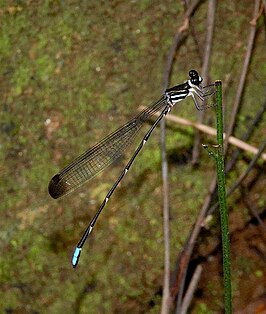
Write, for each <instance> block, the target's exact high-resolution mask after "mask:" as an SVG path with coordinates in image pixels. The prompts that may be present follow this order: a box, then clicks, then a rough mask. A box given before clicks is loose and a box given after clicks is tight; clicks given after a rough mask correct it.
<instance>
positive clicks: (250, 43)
mask: <svg viewBox="0 0 266 314" xmlns="http://www.w3.org/2000/svg"><path fill="white" fill-rule="evenodd" d="M259 8H260V0H256V1H255V5H254V10H253V19H256V17H257V15H258V12H259ZM255 35H256V24H255V25H252V24H250V34H249V39H248V46H247V52H246V56H245V60H244V64H243V68H242V73H241V76H240V80H239V85H238V89H237V93H236V98H235V101H234V105H233V109H232V112H231V114H230V116H231V119H230V122H229V126H228V128H227V135H228V137H229V136H230V135H231V134H233V132H234V128H235V122H236V116H237V114H238V112H239V109H240V104H241V99H242V95H243V92H244V87H245V82H246V77H247V72H248V67H249V64H250V60H251V54H252V50H253V46H254V40H255ZM227 148H228V138H226V139H225V143H224V152H225V154H226V152H227Z"/></svg>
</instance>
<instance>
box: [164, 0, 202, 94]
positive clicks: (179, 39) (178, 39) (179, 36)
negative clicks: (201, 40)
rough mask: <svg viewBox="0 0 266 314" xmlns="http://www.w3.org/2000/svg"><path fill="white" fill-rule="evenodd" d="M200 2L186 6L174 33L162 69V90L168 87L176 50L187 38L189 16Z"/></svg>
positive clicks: (196, 0) (197, 0) (196, 1)
mask: <svg viewBox="0 0 266 314" xmlns="http://www.w3.org/2000/svg"><path fill="white" fill-rule="evenodd" d="M201 2H202V1H201V0H195V1H193V3H192V4H191V5H190V6H189V7H188V8H187V10H186V13H185V17H184V22H183V25H182V26H181V27H179V29H178V31H177V32H176V34H175V37H174V40H173V44H172V47H171V48H170V50H169V53H168V57H167V62H166V66H165V71H164V77H163V82H164V84H163V87H164V90H165V89H166V88H167V87H168V83H169V81H170V77H171V72H172V65H173V62H174V58H175V54H176V50H177V49H178V48H179V47H180V45H181V44H182V43H183V42H184V40H185V39H186V38H187V36H188V27H189V21H190V18H191V16H192V15H193V14H194V13H195V11H196V9H197V8H198V6H199V5H200V4H201Z"/></svg>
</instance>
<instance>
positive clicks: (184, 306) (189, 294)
mask: <svg viewBox="0 0 266 314" xmlns="http://www.w3.org/2000/svg"><path fill="white" fill-rule="evenodd" d="M201 273H202V266H201V265H198V266H197V268H196V270H195V272H194V274H193V276H192V279H191V281H190V284H189V287H188V289H187V292H186V294H185V297H184V300H183V304H182V308H181V311H180V312H177V311H176V314H186V313H187V310H188V308H189V305H190V303H191V301H192V298H193V296H194V293H195V290H196V289H197V287H198V283H199V280H200V276H201Z"/></svg>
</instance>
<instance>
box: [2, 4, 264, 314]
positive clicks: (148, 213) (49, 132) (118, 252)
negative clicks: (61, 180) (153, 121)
mask: <svg viewBox="0 0 266 314" xmlns="http://www.w3.org/2000/svg"><path fill="white" fill-rule="evenodd" d="M252 6H253V5H252V4H251V2H250V1H247V0H246V1H241V3H240V4H239V2H238V1H222V2H221V3H219V4H218V8H217V19H216V27H215V33H214V43H213V55H212V59H211V71H210V73H211V75H212V78H213V79H221V80H223V81H225V89H226V91H225V104H226V109H225V117H226V119H227V118H228V117H230V109H231V108H232V104H233V99H234V97H235V91H236V88H237V86H238V79H239V74H240V72H241V67H242V64H243V59H244V55H245V51H246V45H247V37H248V33H249V21H250V19H251V16H252V10H253V7H252ZM183 14H184V10H183V3H182V1H180V2H179V1H147V0H140V1H48V0H47V1H30V0H28V1H3V0H2V1H0V90H1V104H0V108H1V110H0V175H1V179H0V195H1V202H0V215H1V216H0V217H1V218H0V228H1V229H0V230H1V231H0V236H1V242H0V243H1V255H0V271H1V277H0V288H1V292H0V294H1V298H0V312H1V313H159V311H160V304H161V289H162V282H163V254H164V253H163V252H164V248H163V230H162V189H161V186H162V180H161V165H160V145H159V128H158V130H155V132H154V134H153V136H152V137H151V138H150V140H149V142H148V143H147V145H146V146H145V149H144V150H143V151H142V152H141V154H140V155H139V157H138V159H137V160H136V162H135V163H134V165H133V166H132V169H131V170H130V172H129V173H128V174H127V177H126V178H125V179H124V181H123V183H122V185H120V186H119V188H118V189H117V190H116V192H115V194H114V196H113V197H112V199H111V200H110V201H109V202H108V205H107V207H106V208H105V209H104V212H103V214H102V216H100V218H99V221H98V222H97V225H96V226H95V230H94V231H93V233H92V235H91V238H90V239H89V241H87V243H86V244H85V246H84V249H83V253H82V256H81V260H80V263H79V266H78V267H77V268H76V269H75V270H74V269H73V268H72V267H71V263H70V260H71V255H72V252H73V248H74V247H75V245H76V244H77V242H78V240H79V238H80V236H81V234H82V232H83V231H84V229H85V228H86V225H87V223H88V222H89V220H90V219H91V218H92V216H93V213H94V212H95V211H96V209H97V207H98V206H99V205H100V203H101V201H102V200H103V198H104V197H105V194H106V193H107V191H108V188H110V187H111V185H112V183H113V182H114V180H115V179H116V177H117V176H118V174H119V172H120V171H121V169H122V167H123V165H124V164H125V161H126V160H127V159H128V158H129V157H130V154H132V152H133V151H134V145H136V144H137V141H136V142H135V144H134V145H132V146H131V147H130V149H128V151H127V152H126V153H125V156H124V158H122V159H121V160H119V161H118V162H117V163H115V164H114V165H113V166H112V167H109V168H107V169H106V170H105V171H104V172H103V173H102V174H100V175H99V176H98V177H97V178H95V179H93V180H92V181H90V182H89V183H87V184H86V185H85V186H83V187H82V188H80V189H78V190H77V191H75V192H74V193H72V194H70V195H68V196H66V197H64V198H62V199H59V200H53V199H52V198H51V197H50V196H49V195H48V191H47V186H48V183H49V180H50V179H51V177H52V176H53V175H54V174H56V173H57V172H58V171H59V170H60V169H61V168H62V167H64V166H65V165H67V164H68V163H69V162H70V161H71V160H72V159H73V158H75V157H76V156H77V155H79V154H80V153H82V152H83V151H85V150H86V149H88V148H89V147H90V146H92V145H93V144H95V143H96V142H97V141H99V140H100V139H101V138H102V137H104V136H106V135H108V133H110V132H111V131H113V130H115V129H116V128H117V127H119V126H120V125H121V124H123V123H124V122H126V121H127V120H128V119H130V118H131V117H133V116H134V114H136V113H137V112H138V107H139V106H140V105H148V104H149V103H151V102H152V101H154V100H157V99H158V97H160V95H161V93H162V79H163V71H164V67H165V63H166V56H167V53H168V51H169V49H170V47H171V44H172V40H173V37H174V34H175V32H176V31H177V29H178V27H180V26H181V25H182V23H183ZM206 14H207V4H206V3H204V4H203V5H202V6H201V7H200V8H199V9H198V11H197V13H196V15H195V17H194V29H195V32H196V38H197V40H198V42H199V43H200V48H201V49H202V50H203V49H204V42H205V35H206ZM260 24H261V25H260ZM260 24H259V25H258V26H257V27H258V34H257V37H256V41H255V43H256V46H255V51H254V54H253V58H252V63H251V66H250V71H249V74H248V79H247V84H246V90H245V94H244V98H243V102H244V106H243V108H242V110H241V113H240V115H239V121H238V128H237V131H236V133H237V134H238V135H239V136H240V135H241V134H242V133H243V132H244V131H245V129H246V127H247V125H248V122H249V121H250V119H251V118H252V117H253V116H254V115H255V113H256V111H257V110H258V109H259V107H260V106H261V105H262V103H263V100H264V98H265V93H264V92H265V91H264V87H265V86H264V85H263V84H265V77H266V69H265V47H264V40H265V34H264V33H263V25H262V23H261V22H260ZM200 65H201V62H200V53H199V51H198V46H197V45H196V42H195V40H194V39H193V37H192V36H189V38H188V39H187V40H186V42H185V44H184V45H183V46H182V48H181V49H180V50H179V52H178V53H177V55H176V59H175V64H174V67H173V75H172V80H171V82H172V85H174V84H178V83H182V82H183V81H185V80H186V79H187V73H188V71H189V70H190V69H198V70H200ZM173 113H174V114H178V115H180V116H183V117H185V118H188V119H191V120H196V117H197V113H196V110H195V108H194V106H193V102H192V100H189V99H187V100H185V101H184V102H182V103H179V104H178V105H177V106H176V108H175V109H174V110H173ZM207 115H208V123H209V124H210V125H212V126H213V123H214V114H213V112H212V111H211V110H210V111H208V113H207ZM226 121H227V120H226ZM226 121H225V123H226ZM264 122H265V118H264ZM168 125H169V126H168V129H167V149H168V154H169V171H170V172H169V180H170V182H169V186H170V204H171V205H170V206H171V261H172V268H174V262H175V259H176V257H177V255H178V253H179V251H180V250H181V248H182V245H183V244H184V242H185V240H186V237H187V236H188V233H189V231H190V229H191V227H192V226H193V223H194V221H195V218H196V215H197V213H198V211H199V210H200V207H201V205H202V202H203V200H204V197H205V195H206V193H207V188H208V186H209V182H210V181H211V179H212V177H213V173H214V164H213V163H212V162H210V159H209V157H208V156H207V154H206V153H205V154H204V153H203V154H202V159H201V164H200V167H198V168H196V169H193V168H192V167H191V165H190V163H189V160H190V158H191V150H192V145H193V139H194V134H195V131H194V130H193V129H191V128H184V127H181V126H179V125H174V124H172V123H169V124H168ZM262 125H263V124H262ZM149 126H150V123H147V124H146V126H145V128H146V129H147V128H148V127H149ZM144 131H145V130H144ZM140 135H141V134H140ZM263 136H265V123H264V127H260V128H258V129H257V130H256V132H255V134H254V136H253V138H252V139H251V143H252V144H253V145H257V146H258V145H259V143H260V140H261V139H262V137H263ZM139 139H140V138H139ZM139 139H138V140H139ZM210 141H211V138H209V137H206V141H205V143H206V142H210ZM247 156H248V157H249V158H250V157H251V155H249V154H247ZM241 169H245V164H243V167H242V168H241V164H240V166H239V171H240V172H241ZM236 176H237V174H235V177H231V178H230V181H229V182H233V179H235V178H236ZM264 182H265V178H264ZM255 192H256V193H257V194H254V195H255V196H256V197H255V198H254V199H256V201H258V203H259V206H263V204H264V205H265V195H263V193H262V188H261V186H260V187H258V191H255ZM255 192H254V193H255ZM258 195H259V196H258ZM241 209H242V210H243V209H244V211H243V214H242V215H240V214H239V216H241V217H239V216H238V220H237V221H240V223H241V222H242V221H244V220H245V219H246V217H247V216H248V213H247V210H246V211H245V208H244V207H241ZM231 210H236V209H235V208H234V203H233V202H232V204H231ZM238 210H240V208H238ZM244 217H245V218H244ZM233 255H234V252H233ZM245 258H246V259H245ZM237 261H238V262H239V263H238V262H236V263H235V264H233V267H236V269H241V274H243V272H244V274H245V275H246V276H248V275H249V274H251V275H253V277H254V282H256V284H258V285H260V282H261V281H262V279H263V276H264V277H265V268H264V269H263V266H261V264H259V263H248V261H249V259H248V258H247V257H246V255H245V256H244V257H243V259H240V257H239V256H238V260H237ZM243 264H245V265H244V266H245V267H244V266H243V267H242V266H241V265H243ZM253 264H254V265H253ZM210 269H212V270H213V272H217V269H216V268H210ZM210 272H211V270H210ZM234 274H235V276H237V274H238V272H237V270H235V272H234ZM258 274H259V275H258ZM216 276H217V277H218V276H220V273H218V274H217V273H216ZM214 277H215V276H213V277H211V276H210V278H209V279H205V280H207V282H208V285H207V286H206V291H205V292H203V295H202V300H200V299H199V300H198V301H197V302H195V303H194V304H193V307H192V310H193V309H194V311H195V313H215V312H217V311H219V310H221V308H222V292H221V287H220V286H219V284H217V281H215V280H216V279H217V278H216V277H215V280H212V278H214ZM239 286H241V281H240V279H239V277H236V278H235V280H234V293H235V294H236V295H237V296H238V299H241V296H239V295H238V294H237V291H239V290H238V287H239ZM238 302H239V301H238ZM243 302H244V301H243ZM240 305H241V303H240Z"/></svg>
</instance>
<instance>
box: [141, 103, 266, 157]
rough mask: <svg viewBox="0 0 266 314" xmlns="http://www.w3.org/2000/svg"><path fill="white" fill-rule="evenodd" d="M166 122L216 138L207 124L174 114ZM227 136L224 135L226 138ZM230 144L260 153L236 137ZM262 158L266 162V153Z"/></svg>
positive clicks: (232, 138)
mask: <svg viewBox="0 0 266 314" xmlns="http://www.w3.org/2000/svg"><path fill="white" fill-rule="evenodd" d="M145 108H146V107H144V106H141V107H139V110H140V111H141V110H143V109H145ZM155 115H156V116H158V115H159V114H158V113H156V114H155ZM165 118H166V120H168V121H172V122H175V123H178V124H181V125H185V126H191V127H193V128H195V129H197V130H199V131H200V132H202V133H205V134H208V135H212V136H216V129H214V128H212V127H210V126H207V125H205V124H201V123H197V122H193V121H191V120H187V119H184V118H181V117H179V116H175V115H172V114H170V113H169V114H168V115H167V116H166V117H165ZM226 136H227V134H226V133H224V138H226ZM229 143H230V144H232V145H234V146H236V147H238V148H240V149H241V150H243V151H246V152H249V153H252V154H254V155H256V154H257V153H258V152H259V149H258V148H257V147H255V146H252V145H250V144H248V143H246V142H244V141H242V140H240V139H238V138H236V137H234V136H230V137H229ZM260 158H262V159H263V160H265V161H266V153H262V154H261V156H260Z"/></svg>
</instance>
